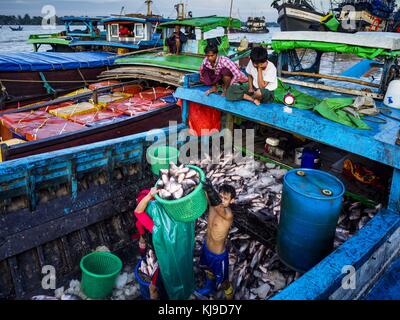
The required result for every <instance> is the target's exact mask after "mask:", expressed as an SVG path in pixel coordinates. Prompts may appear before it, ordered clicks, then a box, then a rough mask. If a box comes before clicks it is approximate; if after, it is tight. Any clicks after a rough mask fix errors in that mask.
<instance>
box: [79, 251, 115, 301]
mask: <svg viewBox="0 0 400 320" xmlns="http://www.w3.org/2000/svg"><path fill="white" fill-rule="evenodd" d="M80 267H81V270H82V290H83V293H84V294H85V295H87V296H88V297H89V298H91V299H102V298H106V297H108V296H110V295H111V294H112V290H113V287H114V285H115V281H116V279H117V277H118V275H119V273H120V272H121V269H122V261H121V259H120V258H118V257H117V256H116V255H114V254H112V253H109V252H93V253H90V254H88V255H86V256H84V257H83V258H82V259H81V262H80Z"/></svg>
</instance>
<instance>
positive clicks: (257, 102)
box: [253, 99, 261, 106]
mask: <svg viewBox="0 0 400 320" xmlns="http://www.w3.org/2000/svg"><path fill="white" fill-rule="evenodd" d="M253 102H254V104H255V105H256V106H259V105H260V104H261V102H260V100H257V99H254V100H253Z"/></svg>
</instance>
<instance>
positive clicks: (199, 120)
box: [189, 102, 221, 136]
mask: <svg viewBox="0 0 400 320" xmlns="http://www.w3.org/2000/svg"><path fill="white" fill-rule="evenodd" d="M189 128H190V129H191V131H192V134H193V135H197V136H202V135H205V136H206V135H210V133H207V131H206V132H204V134H202V132H201V131H202V129H203V130H205V129H207V130H209V131H212V130H217V131H220V130H221V112H220V111H219V110H216V109H213V108H209V107H207V106H204V105H202V104H198V103H194V102H190V103H189Z"/></svg>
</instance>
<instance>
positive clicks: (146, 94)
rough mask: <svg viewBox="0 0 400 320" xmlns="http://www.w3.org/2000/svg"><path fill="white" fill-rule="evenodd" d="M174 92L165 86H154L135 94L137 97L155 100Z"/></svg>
mask: <svg viewBox="0 0 400 320" xmlns="http://www.w3.org/2000/svg"><path fill="white" fill-rule="evenodd" d="M173 93H174V90H172V89H169V88H164V87H154V88H151V89H148V90H145V91H142V92H140V93H138V94H136V95H135V98H140V99H145V100H150V101H154V100H157V99H160V98H162V97H166V96H170V95H171V94H173Z"/></svg>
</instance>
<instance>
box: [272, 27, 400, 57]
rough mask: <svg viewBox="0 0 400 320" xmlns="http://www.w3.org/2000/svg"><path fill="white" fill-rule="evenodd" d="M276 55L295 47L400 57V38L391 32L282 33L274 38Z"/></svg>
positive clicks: (362, 55)
mask: <svg viewBox="0 0 400 320" xmlns="http://www.w3.org/2000/svg"><path fill="white" fill-rule="evenodd" d="M272 48H273V49H274V51H275V52H277V53H280V52H282V51H287V50H292V49H296V48H307V49H314V50H319V51H324V52H339V53H351V54H355V55H357V56H359V57H361V58H366V59H374V58H376V57H378V56H398V55H400V35H399V34H398V33H389V32H357V33H353V34H350V33H337V32H321V31H317V32H315V31H299V32H279V33H276V34H275V35H274V36H273V37H272Z"/></svg>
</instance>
